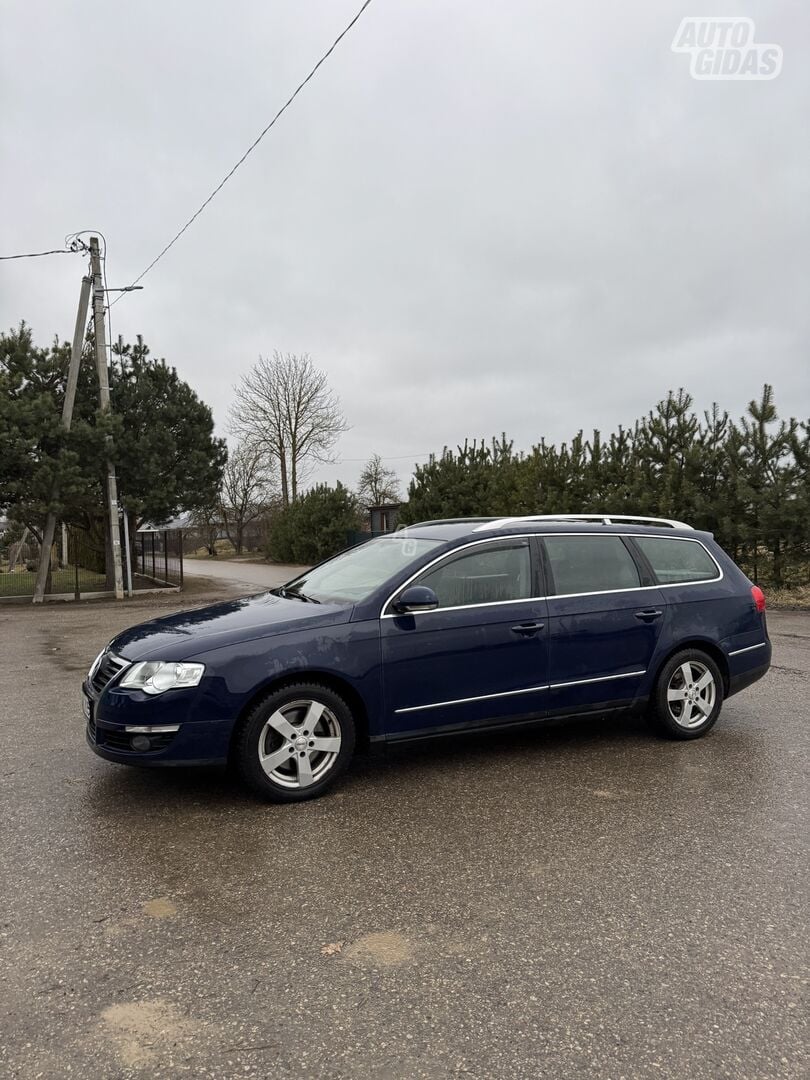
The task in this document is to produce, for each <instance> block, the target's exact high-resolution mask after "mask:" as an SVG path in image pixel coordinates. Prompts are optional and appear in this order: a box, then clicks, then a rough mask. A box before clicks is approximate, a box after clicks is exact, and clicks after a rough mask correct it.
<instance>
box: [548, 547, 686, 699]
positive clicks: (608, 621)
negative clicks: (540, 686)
mask: <svg viewBox="0 0 810 1080" xmlns="http://www.w3.org/2000/svg"><path fill="white" fill-rule="evenodd" d="M543 545H544V548H545V551H546V558H547V569H548V572H549V578H550V585H551V589H550V592H551V593H553V595H550V596H549V600H548V606H549V676H548V678H549V694H548V707H549V710H550V711H551V712H558V713H574V712H582V711H588V710H592V709H599V708H601V707H604V708H621V707H624V706H626V705H630V704H632V702H633V699H634V698H635V696H636V693H637V691H638V689H639V687H640V685H641V682H642V680H643V678H644V676H645V674H646V672H647V669H648V667H649V665H650V662H651V660H652V657H653V653H654V652H655V648H656V644H657V642H658V638H659V636H660V634H661V628H662V626H663V624H664V621H665V619H666V617H667V607H666V604H665V601H664V597H663V595H662V593H661V591H660V590H659V589H658V588H656V587H654V586H648V584H647V582H646V581H645V580H642V573H643V568H642V567H640V566H639V565H637V563H636V560H635V558H634V556H633V554H632V553H631V550H630V548H629V546H628V545H627V544H625V542H624V540H623V539H622V537H621V536H617V535H615V534H606V535H604V536H595V535H592V534H591V535H583V534H578V535H576V534H574V535H565V534H558V535H554V536H551V535H547V536H545V537H544V539H543Z"/></svg>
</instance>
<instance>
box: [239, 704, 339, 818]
mask: <svg viewBox="0 0 810 1080" xmlns="http://www.w3.org/2000/svg"><path fill="white" fill-rule="evenodd" d="M354 742H355V725H354V720H353V718H352V714H351V710H350V709H349V707H348V705H347V704H346V702H345V701H344V700H343V698H342V697H340V695H339V694H336V693H335V692H334V690H331V689H330V688H329V687H327V686H322V685H320V684H318V683H296V684H294V685H292V686H286V687H284V688H283V689H281V690H276V691H274V692H273V693H271V694H268V696H267V697H266V698H264V700H263V701H261V702H260V703H259V704H258V705H257V706H256V707H255V708H254V709H253V711H252V712H251V713H250V715H249V716H248V717H247V719H246V720H245V723H244V724H243V725H242V727H241V729H240V730H239V732H238V733H237V736H236V740H235V744H234V759H235V764H236V766H237V768H238V770H239V772H240V774H241V775H242V778H243V779H244V780H245V781H246V782H247V783H248V784H250V786H251V787H252V788H254V790H256V791H258V792H259V793H260V794H262V795H264V796H265V797H267V798H269V799H272V800H274V801H275V802H301V801H303V800H304V799H314V798H316V797H317V796H318V795H321V794H322V793H323V792H324V791H326V789H327V788H328V787H330V786H331V785H332V784H333V783H334V781H335V780H337V778H338V776H340V774H341V773H342V772H343V771H344V769H345V768H346V766H347V765H348V763H349V761H350V760H351V757H352V753H353V752H354Z"/></svg>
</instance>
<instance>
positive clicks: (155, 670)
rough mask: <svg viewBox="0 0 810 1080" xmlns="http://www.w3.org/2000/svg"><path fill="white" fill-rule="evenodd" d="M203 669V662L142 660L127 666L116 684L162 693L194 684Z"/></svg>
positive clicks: (197, 681)
mask: <svg viewBox="0 0 810 1080" xmlns="http://www.w3.org/2000/svg"><path fill="white" fill-rule="evenodd" d="M204 671H205V664H186V663H174V662H173V661H172V662H170V661H166V660H142V661H141V662H140V663H138V664H133V665H132V667H131V668H127V670H126V671H125V672H124V675H123V677H122V679H121V680H120V682H119V683H118V685H119V686H126V687H127V688H128V689H129V690H143V692H144V693H145V694H164V693H165V692H166V691H167V690H182V689H186V688H187V687H189V686H196V685H197V684H198V683H199V681H200V679H201V678H202V677H203V672H204Z"/></svg>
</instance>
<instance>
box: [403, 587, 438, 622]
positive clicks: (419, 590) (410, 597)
mask: <svg viewBox="0 0 810 1080" xmlns="http://www.w3.org/2000/svg"><path fill="white" fill-rule="evenodd" d="M438 606H439V598H438V596H437V595H436V593H435V592H434V591H433V589H429V588H428V587H427V586H426V585H410V586H409V587H408V588H407V589H404V590H403V591H402V592H401V593H400V594H399V596H398V597H397V598H396V600H395V601H394V603H393V608H394V611H396V612H397V614H398V615H405V614H407V613H408V612H414V611H433V610H434V609H435V608H437V607H438Z"/></svg>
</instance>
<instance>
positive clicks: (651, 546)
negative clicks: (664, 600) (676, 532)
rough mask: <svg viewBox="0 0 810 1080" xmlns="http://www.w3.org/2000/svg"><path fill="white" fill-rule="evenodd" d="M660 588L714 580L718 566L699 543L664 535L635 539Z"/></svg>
mask: <svg viewBox="0 0 810 1080" xmlns="http://www.w3.org/2000/svg"><path fill="white" fill-rule="evenodd" d="M633 539H634V540H635V542H636V543H637V544H638V546H639V547H640V548H641V550H642V551H643V553H644V554H645V555H646V556H647V561H648V562H649V564H650V566H652V568H653V572H654V573H655V576H656V578H657V580H658V582H659V584H660V585H675V584H678V583H680V582H688V581H711V580H712V578H716V577H718V576H719V575H718V571H717V566H716V564H715V562H714V559H712V557H711V556H710V555H709V553H708V551H707V550H706V549H705V548H704V547H703V545H702V544H699V543H698V542H697V541H696V540H674V539H671V538H669V537H664V536H634V537H633Z"/></svg>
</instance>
